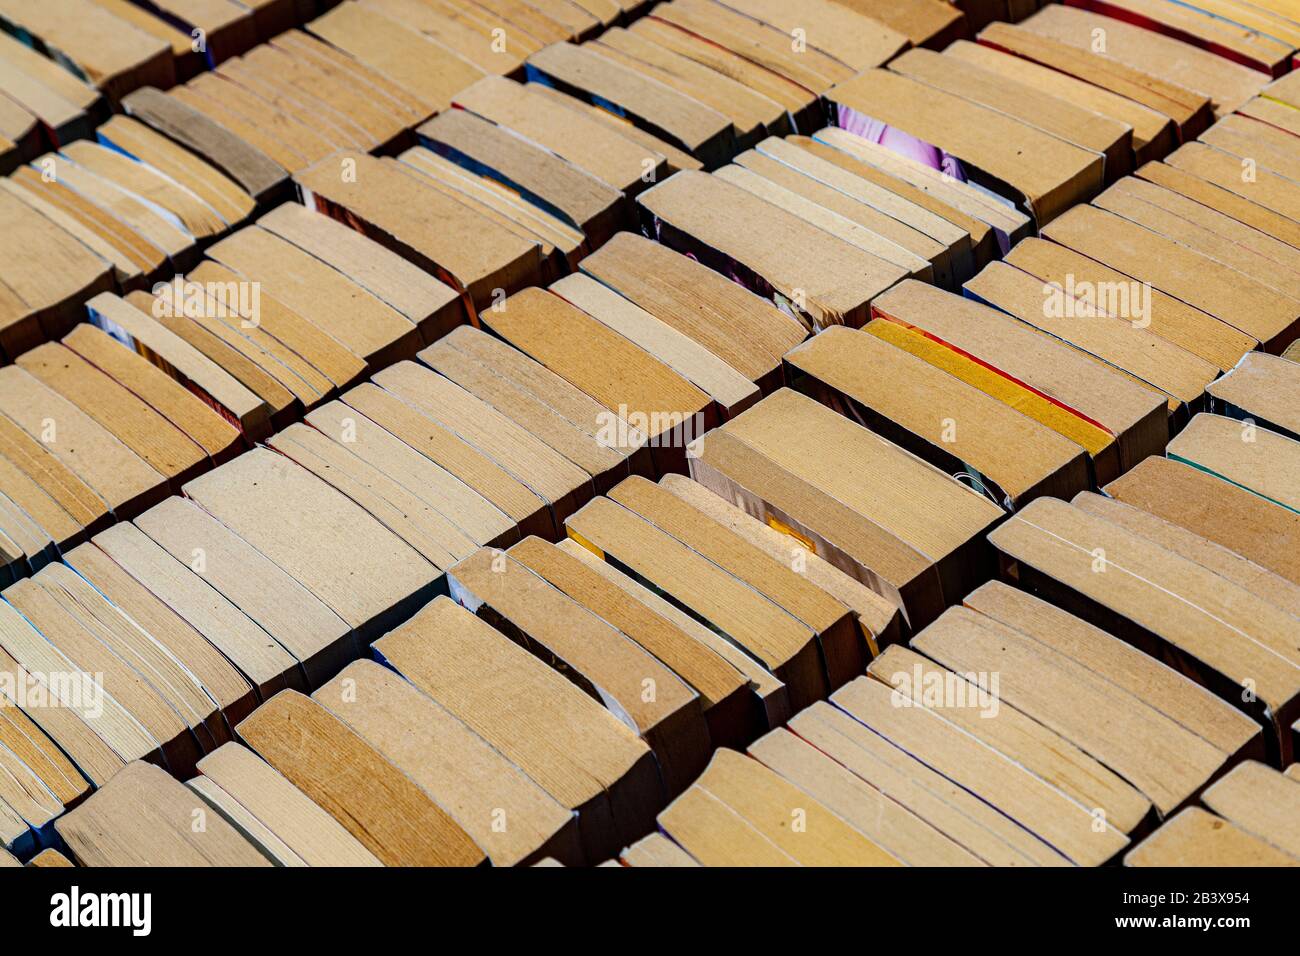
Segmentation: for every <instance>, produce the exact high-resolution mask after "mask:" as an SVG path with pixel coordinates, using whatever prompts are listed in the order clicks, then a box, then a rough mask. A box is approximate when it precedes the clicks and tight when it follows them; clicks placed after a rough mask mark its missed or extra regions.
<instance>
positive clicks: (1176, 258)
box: [1043, 206, 1300, 384]
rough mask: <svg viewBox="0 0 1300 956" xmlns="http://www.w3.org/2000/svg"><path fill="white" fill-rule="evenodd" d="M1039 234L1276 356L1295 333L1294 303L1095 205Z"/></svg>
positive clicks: (1298, 318) (1298, 317) (1299, 315)
mask: <svg viewBox="0 0 1300 956" xmlns="http://www.w3.org/2000/svg"><path fill="white" fill-rule="evenodd" d="M1043 235H1044V236H1045V237H1046V238H1048V239H1050V240H1052V241H1053V242H1057V243H1059V244H1061V245H1064V246H1068V247H1070V248H1072V249H1074V250H1075V251H1076V252H1079V253H1082V254H1083V255H1086V256H1089V257H1090V258H1095V259H1097V260H1098V261H1100V262H1102V263H1103V264H1105V265H1108V266H1110V267H1112V268H1114V269H1116V270H1118V271H1120V272H1124V273H1125V274H1126V275H1129V276H1132V277H1133V278H1134V279H1137V280H1138V281H1139V282H1147V283H1150V284H1151V285H1152V286H1154V287H1155V288H1157V289H1159V290H1160V291H1162V292H1166V293H1168V294H1169V295H1172V296H1174V297H1175V298H1178V299H1181V300H1182V301H1184V302H1186V303H1187V304H1188V305H1192V306H1195V307H1197V308H1199V309H1201V310H1203V311H1205V312H1208V313H1209V314H1210V315H1213V316H1215V317H1216V318H1219V319H1221V320H1222V321H1224V322H1226V323H1228V324H1229V325H1231V326H1233V327H1234V328H1237V329H1240V330H1241V331H1243V332H1245V333H1246V334H1247V335H1250V336H1252V337H1253V338H1255V339H1257V340H1259V342H1260V343H1261V345H1262V346H1263V347H1264V348H1265V349H1266V350H1268V351H1272V352H1274V353H1276V352H1277V351H1278V350H1279V349H1280V348H1281V347H1282V346H1283V345H1284V344H1287V343H1289V342H1290V341H1291V339H1292V338H1293V337H1294V336H1295V334H1296V332H1297V329H1298V328H1300V325H1298V323H1300V310H1297V308H1296V305H1295V300H1293V299H1291V298H1289V297H1288V296H1285V295H1282V294H1280V293H1278V292H1275V291H1274V290H1272V289H1270V288H1268V287H1267V286H1265V285H1263V284H1262V283H1259V282H1257V281H1256V280H1254V279H1251V278H1250V277H1249V276H1247V275H1245V274H1243V273H1241V272H1239V271H1237V270H1235V269H1233V268H1231V267H1229V266H1225V265H1223V264H1222V263H1220V262H1218V261H1216V260H1215V259H1211V258H1210V257H1208V256H1205V255H1202V254H1201V253H1199V252H1196V251H1194V250H1192V249H1190V248H1188V247H1186V246H1183V245H1180V244H1178V243H1177V242H1174V241H1173V240H1171V239H1167V238H1165V237H1163V236H1160V235H1157V234H1156V233H1154V232H1152V231H1151V230H1149V229H1145V228H1143V227H1142V226H1140V225H1138V224H1137V223H1133V222H1130V221H1128V220H1126V219H1123V218H1121V217H1119V216H1116V215H1114V214H1113V213H1109V212H1106V211H1105V210H1102V209H1099V208H1097V207H1095V206H1078V207H1076V208H1074V209H1072V210H1070V212H1068V213H1067V214H1066V215H1065V216H1063V217H1062V218H1061V220H1060V221H1059V222H1054V223H1052V224H1050V225H1049V226H1047V228H1046V229H1045V230H1044V231H1043ZM1192 277H1195V278H1192ZM1206 384H1208V382H1207V383H1206Z"/></svg>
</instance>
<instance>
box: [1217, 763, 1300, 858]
mask: <svg viewBox="0 0 1300 956" xmlns="http://www.w3.org/2000/svg"><path fill="white" fill-rule="evenodd" d="M1296 783H1297V781H1295V780H1293V779H1291V778H1289V777H1288V776H1286V775H1285V774H1282V773H1279V772H1278V771H1276V770H1274V769H1273V768H1272V767H1268V766H1265V765H1264V764H1262V763H1259V762H1258V761H1254V760H1252V761H1248V762H1246V763H1243V764H1241V765H1240V766H1239V767H1237V768H1236V769H1234V770H1233V771H1232V772H1231V773H1229V774H1227V775H1226V776H1225V777H1223V779H1221V780H1219V781H1218V782H1217V783H1215V784H1214V785H1213V786H1211V787H1210V788H1209V789H1208V790H1206V791H1205V794H1204V796H1203V797H1202V802H1203V803H1204V804H1205V806H1206V807H1207V808H1208V809H1209V810H1211V811H1213V812H1214V813H1216V814H1218V815H1219V816H1220V817H1222V818H1223V819H1225V820H1228V821H1230V822H1231V823H1233V824H1235V825H1236V826H1238V827H1240V828H1241V829H1243V830H1245V831H1246V832H1247V833H1250V834H1252V835H1254V836H1256V837H1258V838H1259V839H1261V840H1264V841H1265V842H1267V843H1269V844H1271V845H1272V846H1274V847H1276V848H1277V849H1279V850H1282V851H1283V852H1285V853H1289V854H1290V855H1291V856H1293V857H1295V858H1296V859H1297V860H1300V833H1297V832H1296V824H1295V821H1296V810H1297V803H1296V801H1297V800H1300V787H1297V786H1296Z"/></svg>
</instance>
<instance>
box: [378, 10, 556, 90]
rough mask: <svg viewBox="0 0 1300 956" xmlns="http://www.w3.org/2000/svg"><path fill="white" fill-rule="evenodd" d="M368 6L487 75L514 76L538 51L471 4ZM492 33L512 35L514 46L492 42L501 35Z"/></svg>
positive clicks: (522, 35)
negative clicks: (460, 57)
mask: <svg viewBox="0 0 1300 956" xmlns="http://www.w3.org/2000/svg"><path fill="white" fill-rule="evenodd" d="M370 6H373V7H374V8H375V9H378V10H379V11H380V12H381V13H383V14H384V15H385V16H388V17H390V18H392V19H393V20H396V21H397V22H398V23H401V24H403V25H405V26H407V27H409V28H410V29H412V30H416V31H418V32H419V33H422V34H424V35H425V36H427V37H430V38H432V39H434V40H436V41H438V42H439V43H441V44H442V45H443V46H445V47H447V48H448V49H450V50H452V51H454V52H456V53H458V54H460V55H461V56H462V57H464V58H465V59H467V60H470V61H471V62H473V63H474V64H475V65H476V66H478V67H479V69H481V70H483V71H484V72H485V73H487V74H488V75H506V74H511V73H516V72H518V71H519V70H520V68H521V67H522V66H523V62H524V58H525V57H526V56H527V54H528V53H531V52H533V51H534V50H537V49H540V48H541V44H540V43H539V42H538V41H537V40H535V39H534V38H532V37H531V36H529V35H528V34H527V33H526V32H525V31H524V30H522V29H520V30H514V31H510V27H509V26H508V25H507V23H508V22H507V21H504V20H498V21H495V22H496V26H495V27H494V26H493V21H491V20H489V19H488V15H487V12H486V11H484V10H476V9H475V7H474V6H473V5H471V4H465V5H463V6H456V5H452V4H445V5H444V4H439V5H438V6H434V5H432V4H424V3H418V2H411V0H380V2H378V3H375V4H370ZM493 29H499V30H506V31H508V32H507V33H506V34H505V36H509V35H510V32H513V33H514V34H515V35H514V36H513V37H511V39H512V40H513V41H514V42H509V41H507V42H505V43H499V42H494V41H496V40H498V39H499V38H500V37H501V34H495V35H494V34H493V32H492V31H493Z"/></svg>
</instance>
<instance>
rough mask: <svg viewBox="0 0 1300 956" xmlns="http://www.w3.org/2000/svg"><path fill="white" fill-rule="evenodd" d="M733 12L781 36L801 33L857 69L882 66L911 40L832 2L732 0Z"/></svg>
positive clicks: (883, 24) (868, 16)
mask: <svg viewBox="0 0 1300 956" xmlns="http://www.w3.org/2000/svg"><path fill="white" fill-rule="evenodd" d="M727 6H728V7H730V8H731V9H734V10H737V11H738V12H740V13H743V14H744V15H745V16H748V17H752V18H754V19H755V20H759V21H760V22H762V23H766V24H769V25H770V26H772V27H775V28H776V29H777V30H780V31H781V32H782V33H785V34H787V35H791V34H792V31H794V30H800V31H802V34H801V35H802V37H803V39H804V42H805V43H806V44H807V45H808V46H809V47H812V48H814V49H817V50H821V51H823V52H824V53H826V54H827V55H829V56H831V57H834V58H835V59H836V60H839V61H840V62H841V63H844V64H845V65H846V66H848V67H850V68H851V69H854V70H867V69H871V68H872V67H877V66H883V65H884V64H885V63H887V62H888V61H889V60H891V59H893V58H894V57H896V56H897V55H898V54H899V53H901V52H902V51H903V50H905V49H907V47H908V46H909V45H910V43H911V40H910V38H909V37H907V36H905V35H904V34H903V33H900V32H899V31H897V30H896V29H894V28H893V27H891V26H890V25H888V24H886V23H884V22H882V21H881V20H879V19H877V18H875V17H872V16H870V15H867V14H865V13H863V12H862V11H859V10H855V9H853V7H851V6H845V5H843V4H840V3H836V2H833V0H800V2H799V3H797V4H793V5H791V4H788V3H780V2H778V0H732V2H730V3H728V4H727Z"/></svg>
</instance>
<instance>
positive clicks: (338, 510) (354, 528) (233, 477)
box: [184, 448, 439, 637]
mask: <svg viewBox="0 0 1300 956" xmlns="http://www.w3.org/2000/svg"><path fill="white" fill-rule="evenodd" d="M253 488H256V489H257V491H256V492H252V489H253ZM184 491H185V495H186V496H187V497H189V498H191V499H193V500H194V501H195V502H197V503H198V504H199V505H200V506H201V507H202V508H203V509H204V510H205V511H207V512H208V513H210V514H211V515H212V516H213V517H215V518H216V519H217V520H218V521H220V522H221V523H222V524H224V525H225V526H226V527H227V528H229V529H230V530H231V531H233V532H234V533H236V534H238V535H239V536H240V537H241V538H243V539H244V540H245V541H247V542H248V543H249V544H250V545H252V546H253V547H254V548H256V549H257V550H259V551H261V552H262V553H263V554H265V555H266V556H267V558H269V559H270V560H271V561H273V562H275V563H276V564H278V565H279V566H280V567H281V568H283V569H284V570H285V571H286V572H287V573H288V574H290V575H291V576H293V577H295V578H297V579H298V580H299V581H301V582H302V584H303V585H304V586H306V587H307V589H308V590H310V591H311V592H312V593H314V594H315V595H316V596H317V597H318V598H320V600H321V601H322V602H323V603H324V604H326V605H327V606H328V607H330V608H331V609H332V610H333V611H334V612H335V613H336V614H338V615H339V617H341V618H342V619H343V620H344V621H345V622H346V623H347V624H348V626H349V627H350V628H352V629H353V631H355V632H356V633H357V634H358V635H359V636H362V637H364V636H365V635H367V634H371V633H378V632H381V631H383V630H387V629H388V628H389V627H390V626H391V624H392V622H393V621H394V620H400V619H401V618H402V617H404V616H406V614H409V613H410V610H411V609H412V608H413V607H416V606H419V605H420V604H423V603H424V601H425V600H427V597H428V595H429V592H430V588H431V587H432V585H433V582H434V581H435V580H436V579H437V578H438V576H439V575H438V573H437V571H436V569H435V568H434V567H433V566H432V565H431V564H429V563H428V562H427V561H425V560H424V559H423V558H422V557H421V556H420V555H419V554H418V553H417V552H416V551H415V550H414V549H412V548H411V547H410V546H409V545H407V544H406V543H405V542H403V541H401V540H400V539H399V538H397V536H395V535H394V534H392V532H390V531H388V529H386V528H385V527H384V526H383V525H381V524H380V523H379V522H378V521H376V520H375V519H374V518H372V517H371V516H370V515H369V514H367V513H366V512H365V511H363V510H362V509H361V508H360V507H359V506H358V505H357V504H355V503H354V502H353V501H351V500H350V499H348V498H346V497H345V496H343V495H342V494H340V493H339V492H337V491H335V490H334V489H333V488H331V487H330V486H329V485H327V484H326V483H325V482H323V481H321V480H320V479H318V478H316V477H315V476H314V475H312V474H311V473H310V472H308V471H307V470H306V469H304V468H302V467H301V466H299V465H296V464H294V463H293V462H292V461H290V460H289V459H287V458H285V457H284V456H282V455H279V454H276V453H275V452H273V451H270V450H267V449H262V448H258V449H253V450H252V451H249V452H246V453H245V454H243V455H241V456H240V457H239V458H236V459H235V460H234V461H232V462H230V463H228V464H225V465H222V466H221V467H220V468H217V469H214V470H213V471H212V472H210V473H209V474H207V475H204V476H203V477H201V478H199V479H196V480H195V481H193V482H190V483H189V484H188V485H186V486H185V489H184ZM381 569H382V570H381Z"/></svg>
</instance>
